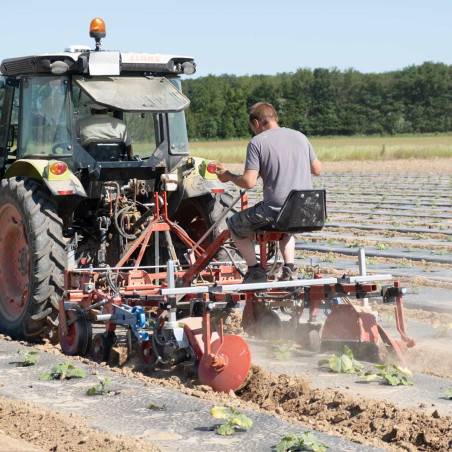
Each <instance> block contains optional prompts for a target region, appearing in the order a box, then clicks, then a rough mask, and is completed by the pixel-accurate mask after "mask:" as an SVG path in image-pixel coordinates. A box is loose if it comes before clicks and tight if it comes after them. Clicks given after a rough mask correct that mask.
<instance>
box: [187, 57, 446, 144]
mask: <svg viewBox="0 0 452 452" xmlns="http://www.w3.org/2000/svg"><path fill="white" fill-rule="evenodd" d="M451 81H452V66H448V65H445V64H443V63H432V62H426V63H423V64H422V65H419V66H414V65H413V66H409V67H406V68H404V69H402V70H398V71H392V72H385V73H380V74H375V73H370V74H364V73H361V72H358V71H356V70H353V69H349V70H346V71H340V70H338V69H322V68H317V69H314V70H311V69H298V70H297V71H296V72H294V73H281V74H277V75H251V76H240V77H236V76H234V75H221V76H213V75H209V76H207V77H201V78H198V79H188V80H184V81H183V91H184V93H185V94H186V95H187V96H188V98H189V99H190V100H191V105H190V108H189V109H188V111H187V112H186V118H187V128H188V134H189V138H190V139H206V140H213V139H229V138H248V137H249V136H250V133H251V131H250V129H249V127H248V111H249V108H250V106H251V105H253V104H254V103H256V102H260V101H265V102H270V103H271V104H273V106H274V107H275V108H276V110H277V112H278V115H279V122H280V125H281V126H283V127H290V128H293V129H296V130H300V131H301V132H303V133H305V134H306V135H318V136H321V135H356V134H363V135H371V134H381V135H386V134H388V135H392V134H399V133H435V132H450V131H452V83H451Z"/></svg>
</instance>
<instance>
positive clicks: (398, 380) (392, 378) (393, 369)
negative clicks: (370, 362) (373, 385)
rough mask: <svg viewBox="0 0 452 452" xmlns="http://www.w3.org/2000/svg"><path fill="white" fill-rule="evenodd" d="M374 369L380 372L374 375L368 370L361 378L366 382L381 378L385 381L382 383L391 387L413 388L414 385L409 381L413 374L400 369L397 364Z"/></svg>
mask: <svg viewBox="0 0 452 452" xmlns="http://www.w3.org/2000/svg"><path fill="white" fill-rule="evenodd" d="M374 367H375V368H376V369H378V370H379V371H380V372H378V373H376V374H374V373H373V372H372V371H371V370H368V371H367V372H364V373H363V374H362V375H360V378H361V379H362V380H364V381H372V380H375V379H376V378H381V379H382V380H383V381H382V383H385V384H388V385H391V386H399V385H404V386H411V385H413V384H414V383H413V382H412V381H409V380H408V379H409V378H411V377H412V376H413V374H412V373H411V371H410V370H409V369H407V368H406V367H399V366H396V365H395V364H383V365H374Z"/></svg>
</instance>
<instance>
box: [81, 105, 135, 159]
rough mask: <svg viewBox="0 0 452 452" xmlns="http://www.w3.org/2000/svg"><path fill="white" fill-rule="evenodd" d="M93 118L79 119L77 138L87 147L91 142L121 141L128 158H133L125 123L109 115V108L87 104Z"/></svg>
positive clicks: (130, 140) (130, 141)
mask: <svg viewBox="0 0 452 452" xmlns="http://www.w3.org/2000/svg"><path fill="white" fill-rule="evenodd" d="M86 106H88V107H90V109H91V116H86V117H85V118H81V119H79V120H78V121H77V122H76V124H75V129H76V133H77V137H79V138H80V143H81V145H82V146H83V147H86V145H87V144H89V143H90V142H91V141H102V140H106V141H111V140H121V141H124V143H125V145H126V151H127V156H128V158H129V160H130V159H131V158H132V155H133V154H132V139H131V137H130V134H129V132H128V131H127V127H126V125H125V124H124V122H123V121H121V120H120V119H118V118H113V117H112V116H109V115H108V108H106V107H103V106H101V105H98V104H95V103H91V102H89V103H87V104H86Z"/></svg>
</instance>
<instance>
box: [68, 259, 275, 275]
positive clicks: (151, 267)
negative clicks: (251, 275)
mask: <svg viewBox="0 0 452 452" xmlns="http://www.w3.org/2000/svg"><path fill="white" fill-rule="evenodd" d="M269 262H273V261H269ZM235 263H236V264H246V262H245V261H244V260H240V261H235ZM232 264H233V262H232V261H221V262H218V261H217V262H211V263H210V264H209V265H208V266H209V267H218V266H220V265H232ZM179 266H180V267H182V268H190V265H188V264H186V265H178V267H179ZM158 268H166V265H164V264H162V265H140V266H139V267H96V268H94V267H93V268H91V267H90V268H86V267H84V268H73V269H71V270H70V271H71V272H80V273H82V272H85V273H91V272H106V271H110V270H111V271H114V270H147V269H158Z"/></svg>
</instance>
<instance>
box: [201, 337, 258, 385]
mask: <svg viewBox="0 0 452 452" xmlns="http://www.w3.org/2000/svg"><path fill="white" fill-rule="evenodd" d="M220 344H221V339H217V340H216V341H215V342H213V343H212V345H211V350H212V353H216V352H217V351H218V349H219V348H220ZM219 355H223V356H224V357H225V358H226V360H227V363H226V366H224V367H221V368H220V369H219V370H216V369H215V368H214V367H212V366H211V365H209V364H207V362H206V355H205V354H204V355H203V356H202V358H201V361H200V362H199V368H198V376H199V381H200V382H201V383H202V384H204V385H207V386H210V387H211V388H212V389H213V390H214V391H217V392H229V391H230V390H231V389H232V390H233V391H236V390H237V389H238V388H240V386H241V385H242V384H243V382H244V381H245V379H246V377H247V375H248V371H249V370H250V366H251V353H250V349H249V348H248V344H247V343H246V342H245V341H244V340H243V339H242V338H241V337H239V336H236V335H234V334H229V335H227V336H224V337H223V344H222V345H221V348H220V350H219Z"/></svg>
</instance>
